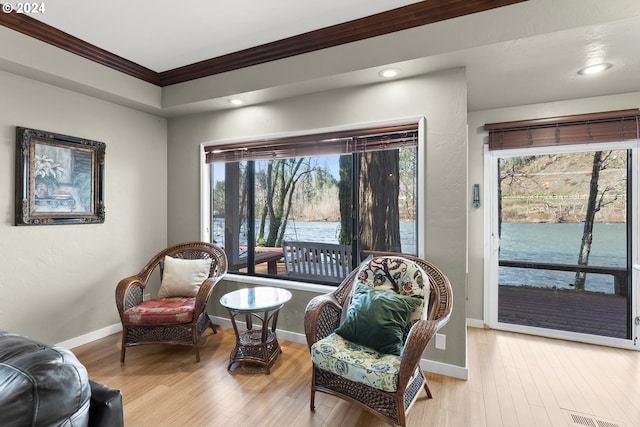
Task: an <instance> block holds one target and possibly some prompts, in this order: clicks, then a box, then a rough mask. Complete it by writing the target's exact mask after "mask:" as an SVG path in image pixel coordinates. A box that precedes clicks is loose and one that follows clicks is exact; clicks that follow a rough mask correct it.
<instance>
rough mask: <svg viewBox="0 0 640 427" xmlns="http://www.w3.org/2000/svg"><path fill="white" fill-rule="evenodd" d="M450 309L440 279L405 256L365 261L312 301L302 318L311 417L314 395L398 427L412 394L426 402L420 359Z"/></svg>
mask: <svg viewBox="0 0 640 427" xmlns="http://www.w3.org/2000/svg"><path fill="white" fill-rule="evenodd" d="M451 309H452V290H451V284H450V283H449V280H448V279H447V277H446V276H445V275H444V274H443V273H442V271H440V270H439V269H438V268H437V267H436V266H435V265H433V264H432V263H430V262H429V261H426V260H424V259H420V258H417V257H412V256H407V255H403V256H402V257H399V256H381V257H376V258H373V259H371V260H370V261H366V262H364V263H363V264H362V265H361V266H360V268H359V269H356V270H354V271H353V272H351V274H349V276H347V277H346V278H345V279H344V281H343V282H342V283H341V284H340V286H338V288H336V290H335V291H333V292H331V293H329V294H325V295H320V296H317V297H315V298H313V299H312V300H311V301H310V302H309V304H308V305H307V308H306V311H305V317H304V326H305V333H306V337H307V343H308V345H309V349H310V351H311V361H312V364H313V369H312V379H311V410H314V409H315V393H316V391H318V392H323V393H328V394H331V395H334V396H337V397H340V398H342V399H345V400H347V401H349V402H352V403H356V404H358V405H360V406H362V407H363V408H365V409H366V410H368V411H369V412H371V413H373V414H374V415H376V416H378V417H380V418H381V419H383V420H384V421H386V422H387V423H390V424H392V425H400V426H405V425H406V412H407V411H408V410H409V407H410V406H411V405H412V404H413V402H415V400H416V399H417V397H418V394H419V392H420V389H421V388H424V390H425V392H426V394H427V396H428V397H429V398H431V391H430V390H429V387H428V386H427V382H426V379H425V376H424V374H423V372H422V370H421V368H420V359H421V357H422V354H423V352H424V350H425V347H426V346H427V344H428V342H429V340H430V339H431V338H432V337H433V336H434V335H435V333H436V331H438V329H440V328H441V327H442V326H444V324H446V323H447V321H448V320H449V317H450V315H451Z"/></svg>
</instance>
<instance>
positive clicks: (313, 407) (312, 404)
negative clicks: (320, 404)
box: [309, 386, 316, 411]
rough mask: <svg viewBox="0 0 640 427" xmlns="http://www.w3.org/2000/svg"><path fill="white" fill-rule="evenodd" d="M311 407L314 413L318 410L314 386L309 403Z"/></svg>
mask: <svg viewBox="0 0 640 427" xmlns="http://www.w3.org/2000/svg"><path fill="white" fill-rule="evenodd" d="M309 406H310V409H311V410H312V411H315V410H316V391H315V389H314V388H313V386H311V400H310V401H309Z"/></svg>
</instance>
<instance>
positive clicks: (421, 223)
mask: <svg viewBox="0 0 640 427" xmlns="http://www.w3.org/2000/svg"><path fill="white" fill-rule="evenodd" d="M408 124H414V125H415V124H417V128H418V140H417V147H416V150H417V153H416V155H417V168H418V171H417V178H416V195H417V198H418V203H417V206H416V210H417V213H416V223H417V227H416V228H417V234H418V236H419V237H418V238H417V240H418V242H417V247H416V251H417V254H418V256H423V255H424V250H425V238H424V236H425V227H426V224H425V214H424V211H425V200H426V194H425V189H426V186H425V185H424V182H425V176H426V171H425V167H426V158H425V153H426V149H425V148H426V118H424V117H413V118H406V119H398V120H390V121H381V122H371V123H365V124H359V125H350V126H338V127H331V128H322V129H316V130H306V131H301V132H285V133H281V134H270V135H264V136H253V137H243V138H235V139H221V140H213V141H208V142H203V143H201V144H200V145H199V153H200V239H201V240H203V241H207V242H208V241H209V240H210V220H209V218H210V215H211V203H210V202H211V197H210V194H211V184H210V182H211V181H210V179H211V176H210V164H209V163H207V157H206V156H207V152H206V151H207V149H209V150H210V149H211V147H212V146H217V145H228V144H242V143H244V142H251V141H256V140H257V139H273V138H289V137H298V136H306V135H316V134H325V133H331V132H349V131H352V130H354V131H355V130H358V129H366V128H380V127H387V126H402V125H408ZM227 278H228V279H230V280H233V281H239V282H242V283H245V284H259V285H275V286H280V287H285V288H290V289H299V290H305V291H318V292H326V291H327V290H330V289H335V286H333V285H323V284H318V283H310V282H304V281H300V280H295V279H285V278H277V277H265V276H255V275H248V274H237V273H231V272H230V273H228V274H227Z"/></svg>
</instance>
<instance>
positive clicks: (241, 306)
mask: <svg viewBox="0 0 640 427" xmlns="http://www.w3.org/2000/svg"><path fill="white" fill-rule="evenodd" d="M290 299H291V292H289V291H288V290H286V289H281V288H272V287H269V286H258V287H255V288H246V289H238V290H237V291H233V292H229V293H228V294H225V295H223V296H222V298H220V304H222V305H223V306H225V307H227V308H230V309H232V310H246V311H253V310H267V309H270V308H275V307H278V306H281V305H282V304H284V303H285V302H287V301H289V300H290Z"/></svg>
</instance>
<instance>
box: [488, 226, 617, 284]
mask: <svg viewBox="0 0 640 427" xmlns="http://www.w3.org/2000/svg"><path fill="white" fill-rule="evenodd" d="M626 227H627V226H626V224H624V223H615V224H609V223H605V224H595V226H594V230H593V243H592V246H591V253H590V255H589V265H593V266H602V267H624V266H625V265H626V263H627V261H626V260H627V254H626V241H627V237H626V233H627V231H626ZM583 228H584V224H581V223H578V224H571V223H562V224H545V223H538V224H523V223H503V224H502V236H501V239H500V259H504V260H515V261H537V262H548V263H555V264H574V265H575V264H577V262H578V253H579V251H580V241H581V239H582V231H583ZM499 274H500V278H499V283H500V284H501V285H516V286H521V285H530V286H539V287H549V288H552V287H557V288H562V289H572V287H571V286H570V284H573V282H574V280H575V273H571V272H562V271H548V270H534V269H525V268H512V267H500V269H499ZM585 289H586V290H588V291H593V292H604V293H608V294H612V293H613V292H614V284H613V277H612V276H610V275H605V274H593V273H591V274H587V278H586V282H585Z"/></svg>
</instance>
